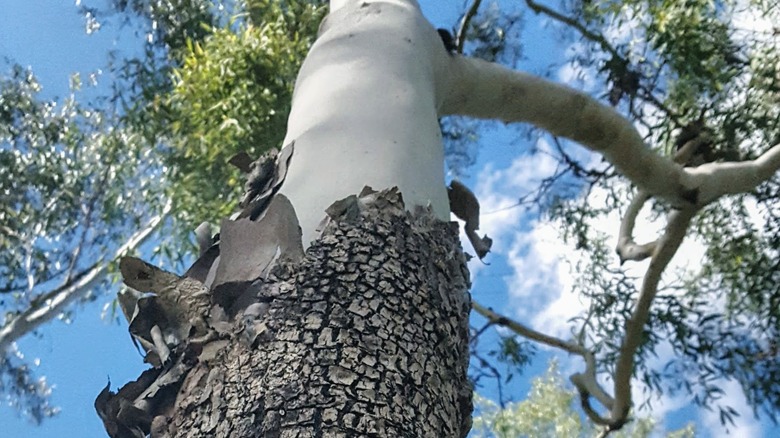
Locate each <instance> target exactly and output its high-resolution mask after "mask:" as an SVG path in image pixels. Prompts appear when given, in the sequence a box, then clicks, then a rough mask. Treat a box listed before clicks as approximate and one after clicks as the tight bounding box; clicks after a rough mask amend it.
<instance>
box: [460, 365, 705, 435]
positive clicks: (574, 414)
mask: <svg viewBox="0 0 780 438" xmlns="http://www.w3.org/2000/svg"><path fill="white" fill-rule="evenodd" d="M578 399H579V397H578V396H577V394H576V391H574V390H573V389H568V388H567V387H566V384H565V382H564V380H563V378H562V377H561V375H560V373H559V372H558V367H557V364H556V363H555V361H552V362H550V365H549V367H548V369H547V372H546V373H545V375H544V376H542V377H537V378H535V379H533V381H532V383H531V389H530V390H529V392H528V398H527V399H526V400H524V401H521V402H517V403H510V404H509V405H508V406H506V407H504V408H503V409H502V408H499V407H498V406H497V405H496V404H495V403H494V402H492V401H490V400H488V399H485V398H483V397H480V396H478V395H477V396H475V406H476V410H477V415H476V416H475V418H474V423H473V424H474V426H473V429H472V435H473V436H474V437H475V438H480V437H497V438H504V437H506V438H518V437H532V438H533V437H558V438H580V437H581V438H585V437H595V436H598V435H599V433H600V431H599V430H598V429H597V428H595V427H594V426H593V425H592V423H590V422H589V421H587V420H584V419H583V418H581V417H580V414H578V411H577V410H576V406H575V405H576V402H577V400H578ZM658 432H659V431H657V430H656V427H655V424H654V422H653V420H652V419H650V418H639V419H634V421H632V422H631V423H629V425H627V426H626V427H624V428H623V429H622V430H620V431H618V432H614V433H612V434H610V436H614V437H623V438H629V437H631V438H645V437H649V436H651V434H654V435H657V434H658ZM665 436H667V437H669V438H692V437H693V436H694V431H693V426H692V425H689V426H687V427H685V428H683V429H680V430H678V431H674V432H670V433H667V434H666V435H665Z"/></svg>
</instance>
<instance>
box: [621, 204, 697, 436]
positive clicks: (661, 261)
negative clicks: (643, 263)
mask: <svg viewBox="0 0 780 438" xmlns="http://www.w3.org/2000/svg"><path fill="white" fill-rule="evenodd" d="M696 212H697V209H695V208H687V209H684V210H680V211H675V212H673V213H671V214H670V215H669V222H668V224H667V225H666V230H665V232H664V235H663V236H662V237H661V239H660V240H659V241H658V242H657V246H656V248H655V251H654V253H653V258H652V260H651V261H650V266H649V267H648V269H647V272H646V273H645V277H644V279H643V281H642V288H641V290H640V292H639V299H638V301H637V303H636V306H635V308H634V312H633V314H632V315H631V318H630V319H629V320H628V321H627V322H626V334H625V337H624V338H623V344H622V345H621V347H620V356H619V357H618V360H617V363H616V366H615V373H614V376H613V379H614V382H615V386H614V388H615V389H614V392H615V404H614V405H613V407H612V412H611V420H612V421H613V422H614V423H617V424H622V423H623V422H625V420H626V418H627V416H628V412H629V410H630V408H631V377H632V375H633V371H634V356H635V355H636V351H637V349H638V348H639V345H640V343H641V340H642V332H643V331H644V327H645V323H647V318H648V316H649V314H650V306H651V305H652V303H653V299H654V298H655V296H656V294H657V292H658V283H659V282H660V280H661V274H663V272H664V270H665V269H666V266H667V265H668V264H669V262H670V261H671V259H672V257H673V256H674V254H675V253H676V252H677V249H678V248H679V247H680V244H681V243H682V241H683V239H684V238H685V234H686V232H687V231H688V225H689V224H690V223H691V220H692V219H693V217H694V216H695V214H696Z"/></svg>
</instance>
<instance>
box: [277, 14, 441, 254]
mask: <svg viewBox="0 0 780 438" xmlns="http://www.w3.org/2000/svg"><path fill="white" fill-rule="evenodd" d="M447 58H449V55H448V54H447V53H446V51H445V50H444V49H443V45H442V42H441V39H440V38H439V36H438V34H437V33H436V30H435V29H434V28H433V27H432V26H431V25H430V24H429V23H428V22H427V21H426V20H425V18H423V16H422V14H421V12H420V10H419V8H418V6H417V3H416V2H413V1H403V0H398V1H361V2H357V1H347V2H345V4H344V5H342V6H341V8H340V9H338V10H337V11H336V12H334V13H331V14H330V15H329V16H328V17H327V18H326V20H325V22H323V24H322V26H321V35H320V36H319V38H318V39H317V41H316V43H315V44H314V46H313V47H312V49H311V51H310V52H309V55H308V56H307V57H306V60H305V61H304V63H303V66H302V68H301V71H300V73H299V76H298V79H297V82H296V84H295V93H294V95H293V103H292V111H291V113H290V118H289V124H288V130H287V137H286V139H285V144H287V143H289V142H290V141H293V140H294V141H295V153H294V154H293V157H292V161H291V164H290V168H289V171H288V174H287V178H286V180H285V182H284V185H283V186H282V188H281V190H280V193H282V194H283V195H285V196H287V197H288V198H289V199H290V201H291V202H292V204H293V206H294V207H295V211H296V213H297V215H298V219H299V221H300V224H301V228H302V231H303V243H304V246H305V247H308V245H309V242H310V240H311V239H313V238H314V237H315V229H316V227H317V225H318V224H319V222H320V221H321V220H322V219H323V217H324V215H325V209H326V208H327V207H328V206H329V205H330V204H332V203H333V202H334V201H335V200H338V199H342V198H344V197H346V196H349V195H352V194H357V193H359V192H360V191H361V189H362V188H363V186H366V185H368V186H371V187H373V188H374V189H377V190H381V189H385V188H389V187H393V186H397V187H398V188H399V189H400V190H401V193H402V195H403V197H404V201H405V202H406V205H407V207H409V208H412V207H413V206H415V205H422V206H427V205H429V204H430V205H431V206H432V207H433V211H434V212H435V214H436V215H437V216H438V217H439V218H441V219H445V220H448V219H449V205H448V201H447V192H446V189H445V185H444V153H443V148H442V141H441V132H440V128H439V124H438V111H437V109H438V106H439V102H440V101H441V97H440V93H439V92H438V90H437V86H436V80H437V78H440V77H442V76H444V75H445V74H446V73H447V72H446V71H443V70H442V69H443V68H445V67H446V65H447V64H446V61H447Z"/></svg>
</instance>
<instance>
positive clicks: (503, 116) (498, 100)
mask: <svg viewBox="0 0 780 438" xmlns="http://www.w3.org/2000/svg"><path fill="white" fill-rule="evenodd" d="M450 62H451V64H452V65H451V66H450V68H449V70H448V71H449V72H451V75H450V77H449V81H450V82H449V84H448V85H449V86H448V87H447V89H448V91H449V93H447V95H446V96H445V100H444V102H443V103H442V107H441V111H440V114H441V115H445V114H462V115H468V116H473V117H479V118H489V119H499V120H502V121H504V122H507V123H510V122H526V123H531V124H533V125H535V126H537V127H540V128H542V129H545V130H547V131H549V132H550V133H551V134H553V135H557V136H561V137H566V138H568V139H571V140H574V141H576V142H578V143H580V144H581V145H583V146H585V147H587V148H589V149H591V150H593V151H595V152H598V153H600V154H601V155H603V156H604V158H606V159H607V161H609V162H610V163H612V164H613V165H614V166H615V168H616V169H617V170H618V171H619V172H620V173H622V174H623V175H624V176H626V177H627V178H628V179H630V180H631V181H632V182H633V183H634V184H636V185H637V186H639V188H640V189H642V190H645V191H647V192H648V193H650V194H652V195H654V196H658V197H660V198H662V199H664V200H666V201H668V202H669V203H671V204H672V205H673V206H675V207H677V208H685V207H690V206H696V207H702V206H704V205H706V204H708V203H710V202H712V201H714V200H716V199H717V198H719V197H720V196H723V195H726V194H736V193H744V192H747V191H750V190H752V189H754V188H755V187H756V186H757V185H758V184H760V183H762V182H763V181H765V180H767V179H769V178H770V177H772V176H773V175H774V173H775V172H776V171H777V169H778V168H780V144H778V145H776V146H774V147H773V148H771V149H769V150H768V151H767V152H765V153H764V154H763V155H762V156H761V157H759V158H758V159H756V160H753V161H744V162H738V163H734V162H724V163H708V164H705V165H702V166H699V167H695V168H683V167H682V166H681V165H680V164H677V163H674V162H673V161H672V160H670V159H669V158H667V157H664V156H661V155H659V154H657V153H656V152H655V151H653V150H652V149H650V148H648V147H646V146H645V144H644V140H643V138H642V136H641V135H640V134H639V132H638V131H637V130H636V128H635V127H634V126H633V124H632V123H631V122H630V121H629V120H628V119H626V118H625V117H623V116H622V115H620V114H619V113H618V112H617V111H615V110H614V109H613V108H610V107H608V106H606V105H603V104H601V103H599V102H598V101H597V100H595V99H593V98H592V97H590V96H588V95H586V94H584V93H582V92H579V91H577V90H574V89H572V88H570V87H567V86H565V85H561V84H557V83H554V82H551V81H548V80H545V79H543V78H539V77H536V76H533V75H530V74H527V73H524V72H519V71H513V70H510V69H508V68H505V67H502V66H500V65H497V64H493V63H489V62H486V61H482V60H479V59H471V58H465V57H462V56H454V57H450Z"/></svg>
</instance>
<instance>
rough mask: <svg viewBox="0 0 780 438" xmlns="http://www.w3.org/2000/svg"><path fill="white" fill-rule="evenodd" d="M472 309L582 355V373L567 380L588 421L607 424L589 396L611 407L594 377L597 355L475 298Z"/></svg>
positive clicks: (537, 339)
mask: <svg viewBox="0 0 780 438" xmlns="http://www.w3.org/2000/svg"><path fill="white" fill-rule="evenodd" d="M471 308H472V309H474V311H476V312H477V313H479V314H480V315H482V316H484V317H485V318H487V319H488V321H490V322H491V323H493V324H497V325H500V326H502V327H506V328H508V329H510V330H512V331H513V332H515V333H516V334H518V335H520V336H522V337H524V338H526V339H530V340H533V341H536V342H539V343H541V344H545V345H548V346H550V347H555V348H558V349H560V350H563V351H566V352H568V353H571V354H576V355H577V356H581V357H582V358H583V359H584V360H585V372H583V373H577V374H574V375H572V376H571V377H570V380H571V382H572V383H573V384H574V386H576V387H577V389H578V390H579V392H580V398H581V400H582V404H583V410H584V411H585V413H586V414H588V416H589V417H590V418H591V420H593V421H594V422H596V423H598V424H609V421H608V420H606V419H604V418H602V417H601V416H599V415H598V413H597V412H596V411H594V410H593V409H592V408H590V400H589V398H590V396H593V397H595V398H596V399H597V400H598V401H599V403H601V404H602V405H604V406H605V407H607V409H612V406H613V400H612V397H610V396H609V394H607V393H606V391H604V390H603V389H602V388H601V386H600V385H599V383H598V381H597V380H596V358H595V357H594V355H593V353H592V352H590V351H589V350H588V349H586V348H585V347H583V346H582V345H579V344H577V343H574V342H566V341H564V340H561V339H558V338H556V337H554V336H550V335H546V334H544V333H541V332H538V331H536V330H533V329H531V328H529V327H527V326H525V325H523V324H521V323H519V322H517V321H514V320H512V319H510V318H507V317H506V316H503V315H500V314H498V313H496V312H494V311H493V310H491V309H488V308H486V307H484V306H482V305H480V304H479V303H477V302H475V301H472V302H471Z"/></svg>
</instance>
